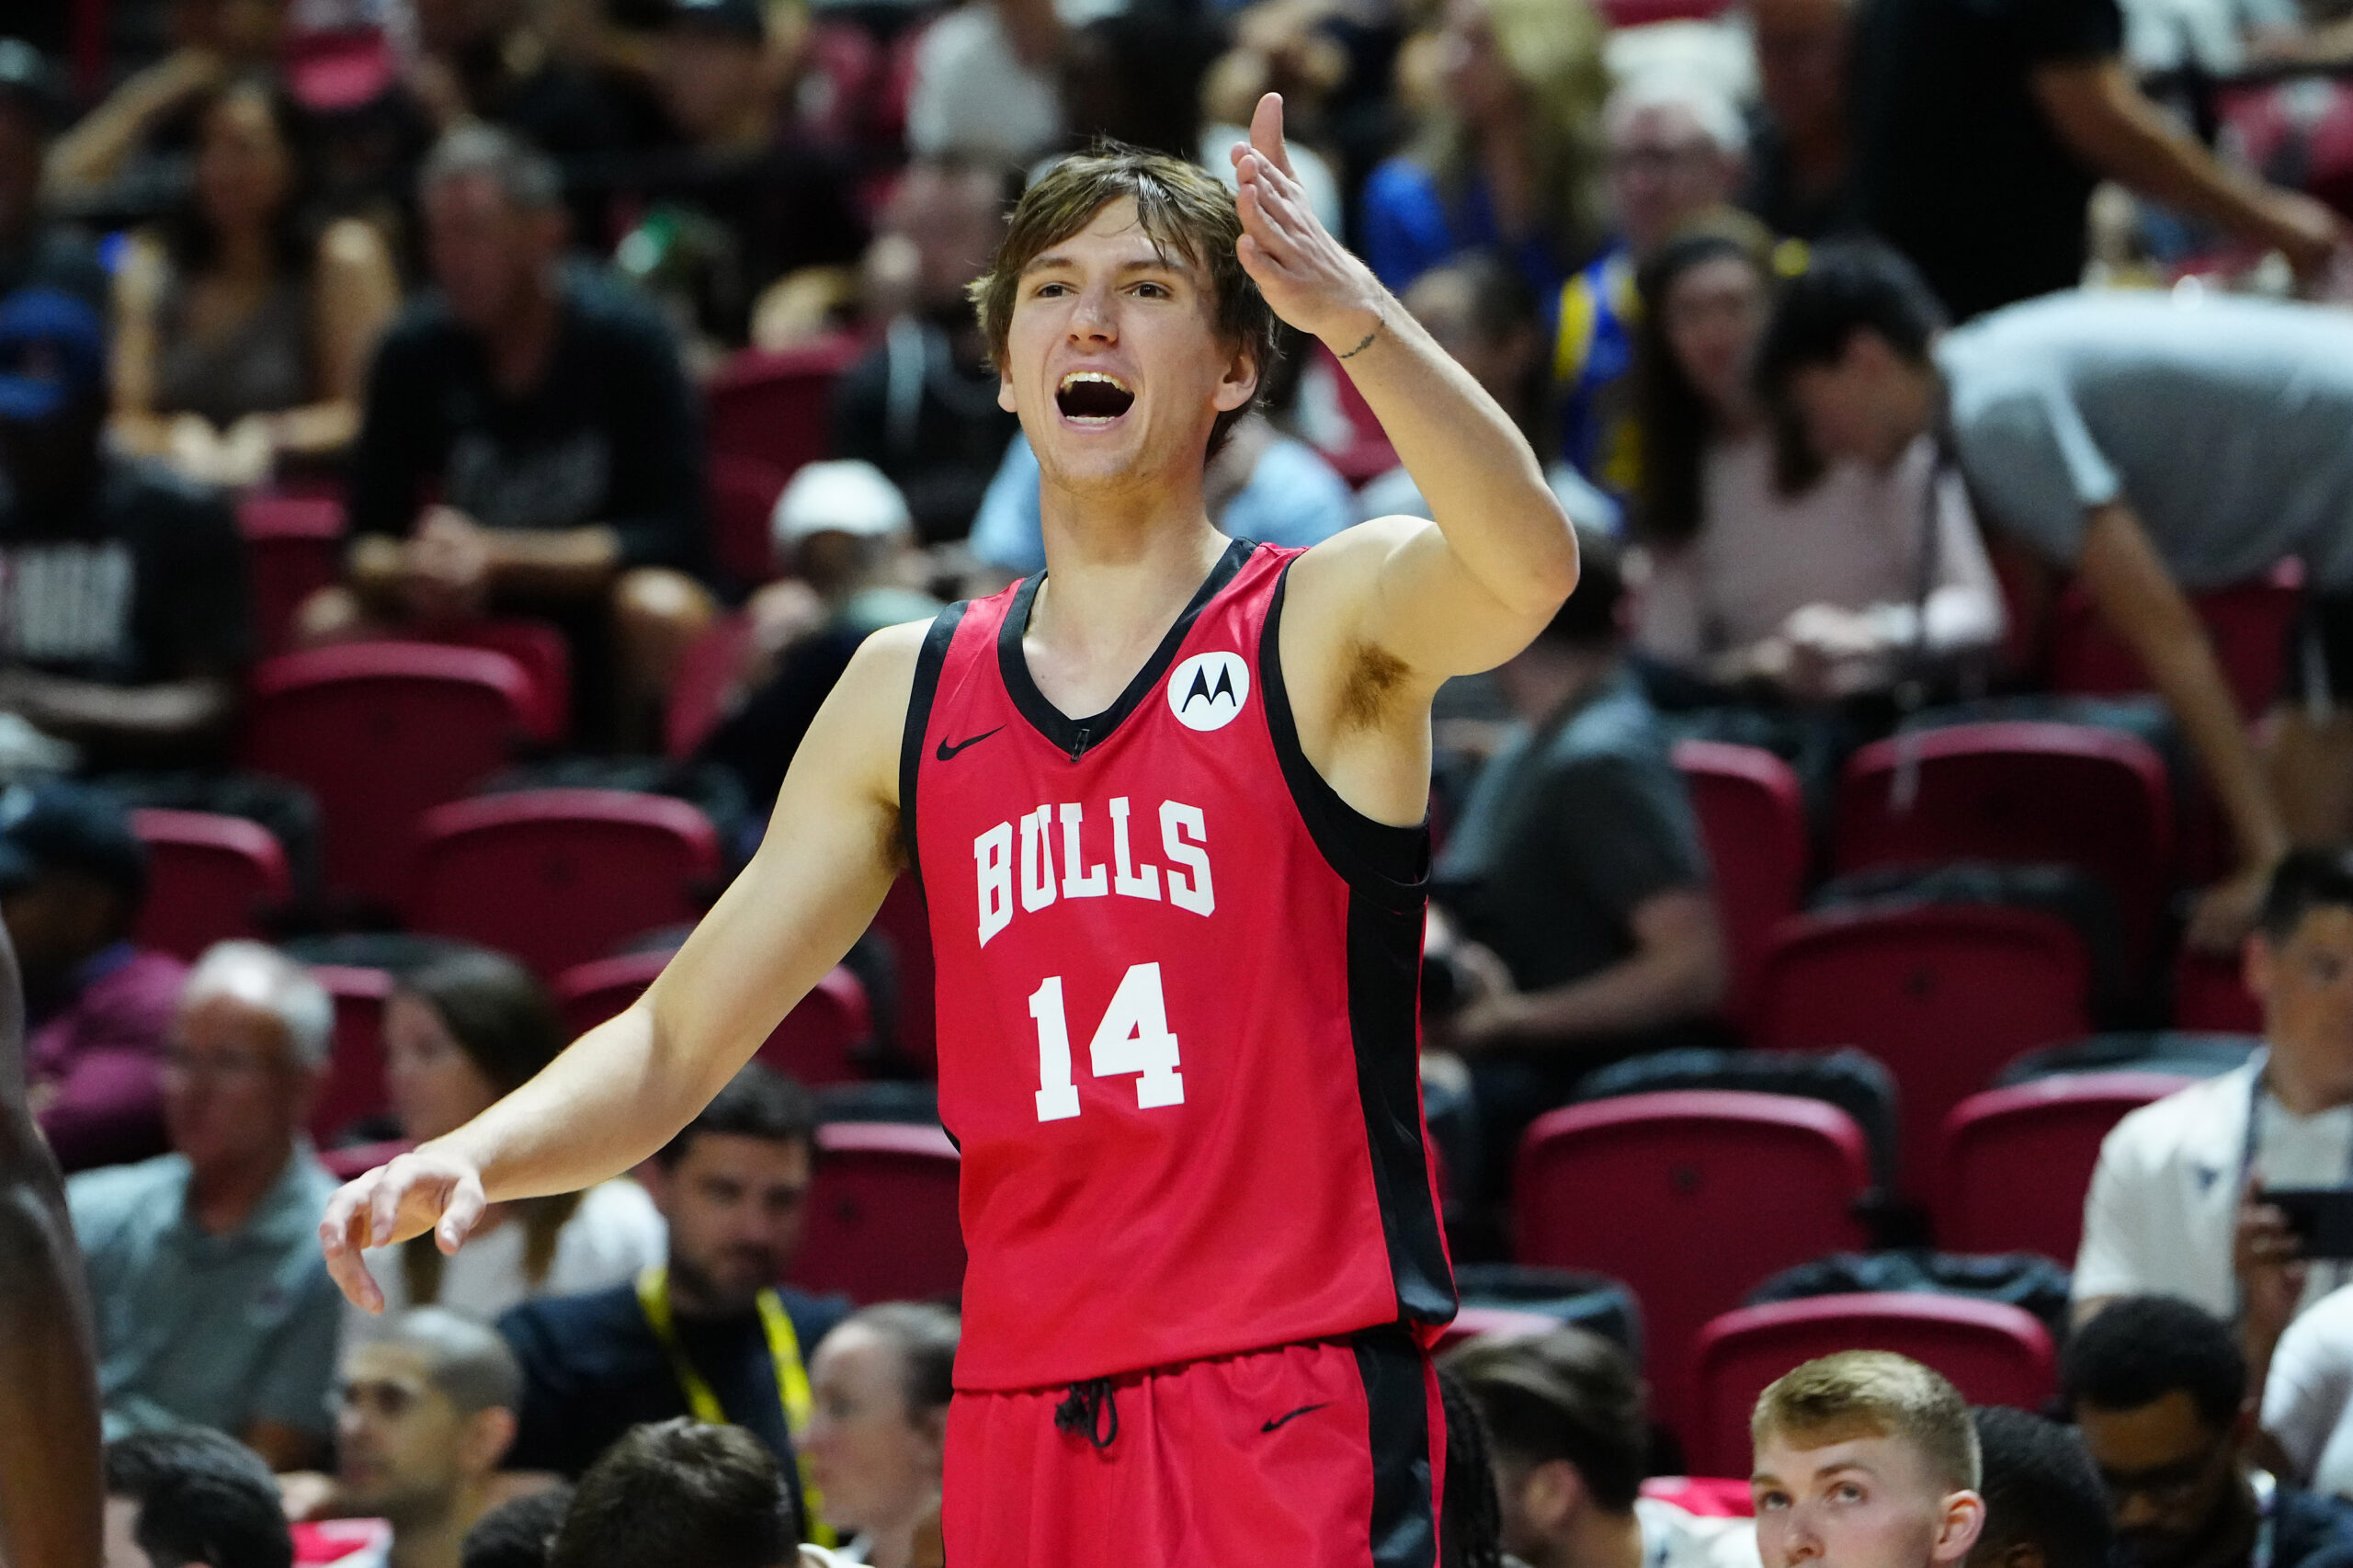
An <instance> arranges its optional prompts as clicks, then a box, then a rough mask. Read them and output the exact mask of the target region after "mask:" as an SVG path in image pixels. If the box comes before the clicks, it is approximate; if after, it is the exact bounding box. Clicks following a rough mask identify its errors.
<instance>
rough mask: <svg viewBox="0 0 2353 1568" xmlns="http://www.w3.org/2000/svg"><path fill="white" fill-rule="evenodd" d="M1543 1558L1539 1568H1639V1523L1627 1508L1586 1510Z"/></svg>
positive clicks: (1641, 1551) (1640, 1554)
mask: <svg viewBox="0 0 2353 1568" xmlns="http://www.w3.org/2000/svg"><path fill="white" fill-rule="evenodd" d="M1545 1558H1546V1562H1545V1563H1544V1564H1542V1565H1541V1568H1642V1564H1643V1521H1642V1520H1641V1519H1640V1518H1638V1517H1635V1515H1634V1513H1633V1512H1632V1510H1631V1509H1629V1510H1628V1511H1627V1512H1625V1513H1622V1514H1613V1513H1609V1512H1608V1511H1606V1510H1604V1509H1601V1508H1595V1507H1587V1508H1586V1509H1585V1510H1584V1511H1583V1512H1581V1513H1580V1514H1578V1516H1577V1517H1576V1518H1575V1519H1574V1520H1573V1521H1572V1522H1571V1523H1570V1525H1569V1528H1568V1530H1567V1531H1566V1533H1565V1536H1564V1538H1563V1540H1558V1541H1555V1542H1553V1543H1552V1550H1551V1551H1548V1552H1546V1553H1545Z"/></svg>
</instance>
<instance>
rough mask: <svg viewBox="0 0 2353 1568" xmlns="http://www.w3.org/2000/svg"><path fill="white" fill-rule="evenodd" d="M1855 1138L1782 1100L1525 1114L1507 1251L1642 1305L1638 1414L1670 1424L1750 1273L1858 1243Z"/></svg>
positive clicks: (1616, 1104)
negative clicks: (1619, 1289)
mask: <svg viewBox="0 0 2353 1568" xmlns="http://www.w3.org/2000/svg"><path fill="white" fill-rule="evenodd" d="M1868 1187H1870V1166H1869V1162H1868V1161H1867V1159H1866V1158H1865V1155H1864V1150H1863V1134H1862V1131H1861V1129H1859V1128H1858V1127H1857V1126H1856V1125H1855V1122H1854V1119H1852V1118H1851V1117H1849V1116H1847V1113H1846V1112H1845V1111H1842V1110H1840V1109H1838V1108H1836V1106H1832V1105H1827V1104H1825V1103H1824V1102H1823V1101H1820V1100H1812V1099H1801V1098H1798V1097H1796V1096H1786V1095H1759V1094H1748V1093H1744V1092H1740V1091H1736V1090H1717V1089H1702V1090H1680V1091H1675V1092H1670V1093H1666V1094H1652V1095H1627V1096H1620V1097H1619V1098H1616V1099H1606V1100H1595V1101H1592V1102H1591V1103H1589V1104H1586V1105H1574V1106H1569V1107H1567V1108H1563V1109H1561V1110H1556V1111H1552V1112H1551V1113H1549V1114H1547V1115H1545V1116H1542V1117H1540V1118H1539V1119H1537V1121H1536V1124H1535V1125H1534V1126H1532V1127H1530V1128H1529V1130H1528V1135H1527V1136H1526V1137H1525V1138H1523V1139H1522V1140H1521V1141H1520V1145H1519V1156H1518V1165H1517V1167H1516V1170H1515V1173H1514V1176H1513V1199H1512V1207H1513V1244H1512V1256H1514V1258H1515V1259H1516V1260H1517V1261H1518V1262H1520V1263H1525V1264H1535V1265H1542V1266H1550V1267H1562V1268H1589V1269H1597V1270H1598V1271H1600V1272H1601V1273H1604V1274H1608V1275H1610V1276H1612V1277H1613V1278H1619V1279H1622V1280H1624V1281H1625V1282H1626V1283H1627V1284H1628V1285H1629V1286H1631V1288H1632V1290H1633V1291H1634V1294H1635V1297H1636V1299H1637V1300H1639V1301H1640V1302H1641V1303H1642V1312H1643V1344H1644V1346H1645V1347H1646V1350H1647V1352H1648V1358H1649V1370H1650V1378H1651V1384H1652V1388H1653V1391H1654V1400H1653V1403H1652V1409H1653V1412H1654V1414H1655V1415H1657V1416H1658V1417H1659V1418H1660V1419H1661V1420H1664V1421H1665V1422H1667V1423H1668V1424H1669V1425H1670V1426H1672V1425H1677V1424H1678V1423H1679V1422H1680V1420H1681V1418H1682V1415H1683V1411H1684V1408H1685V1403H1686V1401H1687V1398H1688V1392H1689V1385H1688V1378H1689V1371H1690V1365H1691V1361H1690V1355H1691V1346H1692V1342H1693V1341H1694V1339H1695V1338H1696V1337H1697V1336H1698V1335H1699V1330H1700V1328H1701V1326H1702V1325H1704V1324H1706V1323H1707V1322H1708V1321H1709V1320H1710V1319H1711V1318H1713V1317H1715V1316H1716V1315H1717V1314H1718V1313H1720V1312H1728V1311H1730V1310H1731V1309H1732V1308H1733V1307H1736V1306H1738V1305H1739V1304H1740V1301H1741V1299H1742V1298H1743V1297H1744V1296H1745V1295H1746V1294H1747V1293H1748V1291H1749V1290H1752V1289H1754V1288H1755V1287H1756V1285H1757V1284H1758V1283H1759V1282H1761V1281H1762V1280H1763V1279H1765V1278H1766V1277H1767V1276H1768V1275H1770V1274H1773V1273H1775V1272H1776V1271H1778V1270H1779V1269H1783V1268H1787V1267H1791V1266H1792V1265H1795V1264H1800V1263H1803V1262H1806V1261H1807V1260H1808V1259H1811V1258H1815V1257H1819V1256H1822V1255H1823V1254H1824V1253H1828V1252H1837V1251H1841V1250H1852V1249H1855V1248H1859V1247H1861V1246H1863V1245H1865V1244H1867V1241H1868V1238H1867V1236H1866V1235H1865V1233H1864V1229H1863V1225H1862V1222H1861V1221H1859V1219H1858V1218H1857V1216H1856V1212H1855V1205H1856V1203H1857V1202H1858V1200H1859V1199H1861V1198H1862V1196H1863V1194H1864V1192H1865V1190H1866V1189H1867V1188H1868Z"/></svg>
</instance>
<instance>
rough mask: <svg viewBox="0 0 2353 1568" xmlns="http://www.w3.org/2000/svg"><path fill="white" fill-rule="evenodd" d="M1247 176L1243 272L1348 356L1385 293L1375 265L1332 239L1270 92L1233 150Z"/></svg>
mask: <svg viewBox="0 0 2353 1568" xmlns="http://www.w3.org/2000/svg"><path fill="white" fill-rule="evenodd" d="M1233 167H1234V172H1235V174H1236V175H1237V176H1239V177H1240V181H1241V193H1240V196H1239V197H1238V198H1237V200H1238V203H1239V205H1240V208H1241V210H1242V238H1241V241H1240V242H1239V243H1238V244H1236V246H1235V252H1236V254H1237V255H1238V256H1240V257H1241V260H1242V267H1243V270H1244V271H1245V272H1247V273H1249V274H1250V277H1251V280H1252V281H1254V282H1256V284H1257V285H1258V291H1259V292H1260V293H1262V294H1264V295H1266V297H1267V304H1268V305H1270V306H1272V307H1273V308H1274V312H1275V314H1277V315H1279V316H1280V317H1281V318H1282V319H1283V320H1284V321H1286V322H1288V323H1290V324H1291V325H1292V326H1295V327H1297V328H1298V329H1299V330H1300V331H1302V332H1307V333H1313V334H1314V335H1316V336H1318V337H1320V338H1322V339H1324V342H1326V343H1328V344H1330V345H1331V346H1332V347H1334V348H1336V349H1338V350H1339V351H1341V352H1342V353H1346V352H1347V351H1349V350H1351V349H1353V348H1355V347H1358V346H1359V345H1360V344H1361V343H1363V342H1364V341H1365V340H1367V339H1369V338H1370V337H1371V336H1372V335H1374V333H1375V332H1376V331H1377V329H1378V328H1379V326H1380V324H1381V301H1382V300H1383V299H1384V298H1385V297H1386V291H1385V290H1383V289H1382V288H1381V281H1380V279H1378V278H1375V277H1373V275H1372V269H1371V268H1370V267H1367V266H1365V264H1364V263H1363V262H1361V261H1358V259H1357V258H1356V257H1355V256H1351V255H1349V254H1348V251H1347V247H1346V246H1345V245H1343V244H1340V242H1339V241H1338V240H1336V239H1335V238H1333V237H1332V234H1331V232H1330V231H1329V230H1327V229H1325V228H1324V225H1323V223H1322V222H1321V221H1320V220H1318V219H1317V218H1316V216H1315V210H1314V209H1313V208H1312V207H1310V206H1309V205H1308V202H1307V197H1306V195H1305V193H1304V192H1302V190H1301V189H1300V185H1299V181H1298V180H1297V179H1295V178H1293V177H1292V175H1291V169H1290V153H1288V152H1286V151H1285V150H1284V147H1283V100H1282V95H1281V94H1279V93H1268V94H1267V96H1266V97H1262V98H1260V99H1259V100H1258V109H1257V112H1256V114H1254V115H1252V116H1251V117H1250V142H1249V144H1248V145H1247V146H1245V145H1242V144H1241V143H1238V142H1237V143H1236V144H1235V146H1234V148H1233Z"/></svg>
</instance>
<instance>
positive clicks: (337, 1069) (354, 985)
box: [311, 963, 392, 1144]
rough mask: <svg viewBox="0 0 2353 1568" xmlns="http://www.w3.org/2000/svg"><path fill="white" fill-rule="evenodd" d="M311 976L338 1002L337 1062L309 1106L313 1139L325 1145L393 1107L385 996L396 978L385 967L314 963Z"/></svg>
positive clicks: (336, 1003) (336, 1022) (330, 1069)
mask: <svg viewBox="0 0 2353 1568" xmlns="http://www.w3.org/2000/svg"><path fill="white" fill-rule="evenodd" d="M311 972H312V973H313V974H314V975H317V976H318V977H319V983H320V984H322V985H324V986H325V987H326V988H327V994H329V995H330V996H333V997H334V998H335V1060H334V1062H333V1063H332V1064H331V1065H330V1066H329V1067H328V1069H327V1078H326V1082H325V1083H324V1085H320V1088H319V1097H318V1101H317V1103H316V1104H315V1105H313V1107H312V1108H311V1136H312V1138H313V1140H314V1141H316V1142H319V1143H321V1144H324V1143H327V1142H332V1141H333V1140H334V1138H335V1135H336V1134H338V1133H340V1132H341V1131H343V1130H344V1129H345V1128H347V1127H348V1126H350V1125H351V1124H352V1123H353V1122H355V1121H358V1120H359V1119H361V1118H363V1117H370V1116H381V1115H383V1114H385V1113H386V1112H387V1111H389V1110H390V1109H391V1108H392V1096H391V1094H390V1092H389V1091H388V1090H387V1089H386V1087H385V1084H384V998H385V997H387V996H389V995H391V994H392V976H391V975H389V974H387V973H385V972H384V971H382V970H381V969H358V968H354V967H352V966H349V965H347V964H326V963H323V964H313V965H312V966H311Z"/></svg>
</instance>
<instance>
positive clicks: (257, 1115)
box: [66, 942, 342, 1471]
mask: <svg viewBox="0 0 2353 1568" xmlns="http://www.w3.org/2000/svg"><path fill="white" fill-rule="evenodd" d="M334 1028H335V1006H334V1004H333V1003H332V1002H331V1001H330V1000H329V999H328V996H327V994H326V992H325V991H324V989H322V988H321V986H320V985H319V983H318V982H317V981H316V980H314V979H313V978H312V977H311V975H310V973H309V971H306V970H304V969H303V968H302V967H301V965H299V964H297V963H295V962H294V961H293V960H290V959H288V958H286V957H284V956H283V955H282V954H279V953H278V952H277V951H275V950H274V949H269V948H266V947H264V946H262V945H261V944H260V943H258V942H223V943H222V944H220V945H219V946H217V947H215V948H213V949H211V950H210V951H209V952H207V953H206V954H205V955H204V957H203V958H202V959H200V960H198V962H197V965H196V968H195V969H194V970H193V971H191V972H190V973H189V975H188V989H187V990H186V991H185V992H184V993H183V994H182V995H181V998H180V1005H179V1012H178V1016H177V1017H176V1019H175V1021H174V1024H173V1028H172V1034H171V1039H170V1041H169V1044H168V1046H167V1048H166V1054H165V1059H164V1120H165V1128H166V1129H167V1131H169V1133H170V1136H171V1142H172V1148H173V1151H174V1152H173V1153H168V1154H161V1155H158V1156H156V1157H155V1158H154V1159H152V1160H147V1161H143V1162H142V1163H140V1164H138V1165H112V1166H108V1167H106V1168H103V1169H100V1170H95V1171H87V1172H85V1173H83V1174H82V1175H80V1176H75V1177H74V1178H73V1180H72V1181H70V1182H69V1183H68V1184H67V1187H66V1203H67V1206H68V1208H69V1209H70V1210H72V1212H73V1217H74V1231H75V1233H77V1234H78V1235H79V1236H80V1237H81V1241H82V1248H83V1253H84V1256H85V1259H86V1261H87V1265H88V1269H89V1281H90V1297H91V1302H92V1307H93V1311H94V1313H95V1316H96V1318H97V1340H98V1391H99V1394H100V1396H101V1398H102V1399H103V1400H104V1402H105V1406H106V1408H105V1426H106V1435H107V1437H108V1439H109V1440H111V1439H113V1438H115V1437H123V1436H125V1435H127V1434H130V1433H133V1432H146V1431H159V1430H168V1429H171V1428H173V1427H176V1426H210V1427H214V1428H217V1429H218V1430H221V1431H223V1432H227V1433H228V1434H230V1435H231V1436H232V1437H237V1438H240V1439H241V1440H243V1441H244V1443H246V1444H247V1445H248V1446H250V1447H252V1448H253V1449H255V1450H256V1451H257V1452H259V1453H260V1454H261V1455H262V1457H263V1458H264V1459H266V1460H268V1461H269V1462H270V1466H271V1468H272V1469H273V1470H278V1471H286V1470H299V1469H302V1468H304V1467H305V1466H307V1465H309V1464H312V1463H314V1462H316V1460H318V1459H319V1458H320V1457H321V1451H322V1449H323V1448H324V1441H325V1438H326V1435H327V1430H328V1426H329V1419H328V1414H327V1390H328V1386H329V1383H330V1381H332V1379H333V1377H334V1375H335V1336H336V1333H337V1330H338V1328H339V1326H340V1324H341V1323H342V1313H341V1312H340V1310H339V1309H340V1306H341V1299H340V1297H339V1296H338V1295H337V1293H336V1291H335V1285H334V1282H333V1281H332V1280H330V1279H329V1278H327V1272H326V1265H325V1263H324V1260H323V1259H322V1258H321V1257H320V1256H319V1246H318V1224H319V1216H320V1215H321V1213H322V1212H324V1210H325V1208H326V1201H327V1199H328V1198H329V1197H330V1196H332V1195H333V1193H334V1191H335V1178H334V1177H333V1176H329V1175H328V1174H327V1172H326V1170H325V1168H324V1166H322V1165H320V1164H319V1161H318V1157H317V1156H316V1155H315V1154H314V1153H313V1152H312V1150H311V1146H310V1142H309V1140H308V1139H306V1138H305V1137H304V1136H303V1134H302V1124H303V1119H304V1118H305V1116H306V1115H307V1114H308V1112H309V1110H310V1104H311V1098H312V1096H313V1092H314V1091H315V1089H316V1088H317V1086H318V1080H319V1074H320V1072H321V1070H322V1069H323V1068H324V1067H325V1065H326V1062H327V1053H328V1047H329V1041H330V1039H331V1037H332V1035H333V1032H334Z"/></svg>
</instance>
